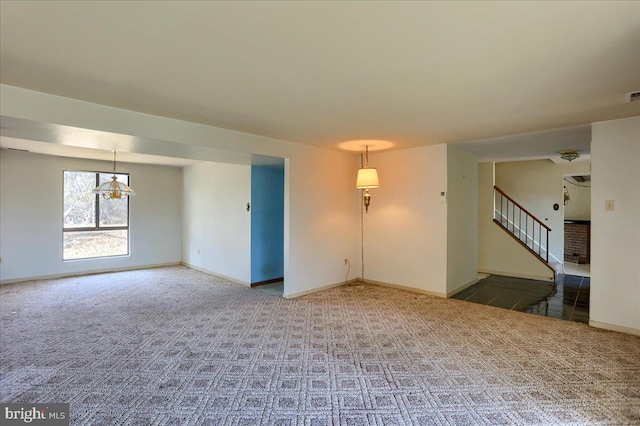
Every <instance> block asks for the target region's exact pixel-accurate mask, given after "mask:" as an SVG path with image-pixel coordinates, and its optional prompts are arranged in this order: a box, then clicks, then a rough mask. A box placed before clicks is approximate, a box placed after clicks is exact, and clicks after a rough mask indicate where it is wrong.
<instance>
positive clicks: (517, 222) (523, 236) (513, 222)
mask: <svg viewBox="0 0 640 426" xmlns="http://www.w3.org/2000/svg"><path fill="white" fill-rule="evenodd" d="M493 221H494V222H496V223H497V224H498V225H500V226H501V227H502V228H504V229H505V230H506V231H507V232H508V233H509V234H511V236H512V237H513V238H515V239H516V240H518V241H519V242H520V243H521V244H522V245H524V246H525V247H527V248H528V249H529V251H531V252H532V253H533V254H535V255H536V256H538V257H539V258H540V259H542V260H544V261H545V262H546V263H549V232H551V228H549V227H548V226H547V225H545V224H544V223H543V222H542V221H541V220H540V219H538V218H537V217H535V216H534V215H533V214H532V213H531V212H529V211H528V210H527V209H525V208H524V207H522V206H521V205H520V204H518V203H517V202H516V201H515V200H514V199H513V198H511V197H509V196H508V195H507V194H505V192H504V191H503V190H502V189H500V188H498V187H497V186H494V187H493Z"/></svg>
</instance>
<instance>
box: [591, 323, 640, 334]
mask: <svg viewBox="0 0 640 426" xmlns="http://www.w3.org/2000/svg"><path fill="white" fill-rule="evenodd" d="M589 325H590V326H591V327H595V328H601V329H603V330H609V331H618V332H620V333H626V334H633V335H635V336H640V329H638V328H633V327H626V326H624V325H617V324H609V323H606V322H600V321H594V320H589Z"/></svg>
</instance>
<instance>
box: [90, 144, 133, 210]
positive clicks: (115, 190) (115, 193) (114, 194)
mask: <svg viewBox="0 0 640 426" xmlns="http://www.w3.org/2000/svg"><path fill="white" fill-rule="evenodd" d="M91 192H93V193H94V194H98V195H102V197H103V198H104V199H106V200H109V199H116V200H119V199H122V198H127V197H129V196H130V195H136V193H135V191H134V190H133V189H131V188H129V187H128V186H127V185H125V184H124V183H122V182H118V177H117V176H116V151H113V176H111V181H108V182H105V183H103V184H100V185H98V186H97V187H96V188H94V189H93V191H91Z"/></svg>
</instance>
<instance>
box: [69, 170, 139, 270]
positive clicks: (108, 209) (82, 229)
mask: <svg viewBox="0 0 640 426" xmlns="http://www.w3.org/2000/svg"><path fill="white" fill-rule="evenodd" d="M112 176H113V174H111V173H99V172H80V171H68V170H65V171H64V202H63V205H64V212H63V224H62V231H63V232H62V234H63V242H64V246H63V247H64V248H63V254H62V259H63V260H73V259H88V258H94V257H107V256H126V255H128V254H129V199H128V198H124V199H120V200H106V199H104V198H102V197H100V196H99V195H96V194H93V193H92V192H91V191H92V190H93V188H95V187H96V186H98V185H99V184H101V183H103V182H107V181H109V180H111V177H112ZM116 176H117V178H118V181H119V182H122V183H124V184H126V185H129V175H128V174H121V173H120V174H116Z"/></svg>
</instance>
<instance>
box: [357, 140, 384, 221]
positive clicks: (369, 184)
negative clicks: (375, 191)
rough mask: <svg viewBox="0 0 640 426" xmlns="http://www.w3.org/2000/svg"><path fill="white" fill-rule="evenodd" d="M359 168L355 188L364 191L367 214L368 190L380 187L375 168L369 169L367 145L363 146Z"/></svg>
mask: <svg viewBox="0 0 640 426" xmlns="http://www.w3.org/2000/svg"><path fill="white" fill-rule="evenodd" d="M360 166H361V167H360V169H358V177H357V179H356V188H358V189H364V196H363V202H364V207H365V210H366V212H367V213H369V204H371V195H370V194H369V189H371V188H379V187H380V181H379V179H378V171H377V170H376V168H375V167H369V145H365V154H364V157H363V156H362V154H360Z"/></svg>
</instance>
